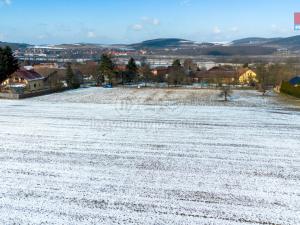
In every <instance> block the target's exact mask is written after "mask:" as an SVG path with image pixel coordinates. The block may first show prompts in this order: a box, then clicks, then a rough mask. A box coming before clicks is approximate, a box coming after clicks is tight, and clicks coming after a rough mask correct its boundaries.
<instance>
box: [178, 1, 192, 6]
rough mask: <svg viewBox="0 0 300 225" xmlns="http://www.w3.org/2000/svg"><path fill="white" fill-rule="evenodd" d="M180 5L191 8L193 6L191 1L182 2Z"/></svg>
mask: <svg viewBox="0 0 300 225" xmlns="http://www.w3.org/2000/svg"><path fill="white" fill-rule="evenodd" d="M180 5H183V6H190V5H191V0H182V1H181V2H180Z"/></svg>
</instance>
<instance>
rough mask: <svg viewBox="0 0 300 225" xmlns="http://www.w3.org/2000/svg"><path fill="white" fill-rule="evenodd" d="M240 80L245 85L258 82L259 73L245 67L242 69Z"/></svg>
mask: <svg viewBox="0 0 300 225" xmlns="http://www.w3.org/2000/svg"><path fill="white" fill-rule="evenodd" d="M239 82H240V84H243V85H249V84H253V83H257V82H258V80H257V75H256V73H255V72H254V71H253V70H251V69H248V68H246V69H243V70H241V71H240V75H239Z"/></svg>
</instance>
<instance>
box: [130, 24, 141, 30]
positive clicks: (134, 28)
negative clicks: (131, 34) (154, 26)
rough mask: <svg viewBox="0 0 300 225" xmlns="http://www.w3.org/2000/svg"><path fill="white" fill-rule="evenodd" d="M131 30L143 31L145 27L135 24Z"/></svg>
mask: <svg viewBox="0 0 300 225" xmlns="http://www.w3.org/2000/svg"><path fill="white" fill-rule="evenodd" d="M131 28H132V29H133V30H135V31H140V30H143V28H144V26H143V25H142V24H134V25H132V26H131Z"/></svg>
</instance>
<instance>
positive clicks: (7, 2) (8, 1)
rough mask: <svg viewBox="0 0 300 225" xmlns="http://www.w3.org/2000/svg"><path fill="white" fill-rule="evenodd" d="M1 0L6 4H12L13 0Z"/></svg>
mask: <svg viewBox="0 0 300 225" xmlns="http://www.w3.org/2000/svg"><path fill="white" fill-rule="evenodd" d="M0 1H1V3H2V4H4V5H10V4H11V0H0Z"/></svg>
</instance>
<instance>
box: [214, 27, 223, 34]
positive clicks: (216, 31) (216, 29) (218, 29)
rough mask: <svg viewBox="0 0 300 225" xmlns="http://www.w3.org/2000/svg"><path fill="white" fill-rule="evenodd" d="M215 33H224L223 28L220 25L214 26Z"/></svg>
mask: <svg viewBox="0 0 300 225" xmlns="http://www.w3.org/2000/svg"><path fill="white" fill-rule="evenodd" d="M213 33H214V34H220V33H222V31H221V29H220V28H219V27H217V26H216V27H214V29H213Z"/></svg>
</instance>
